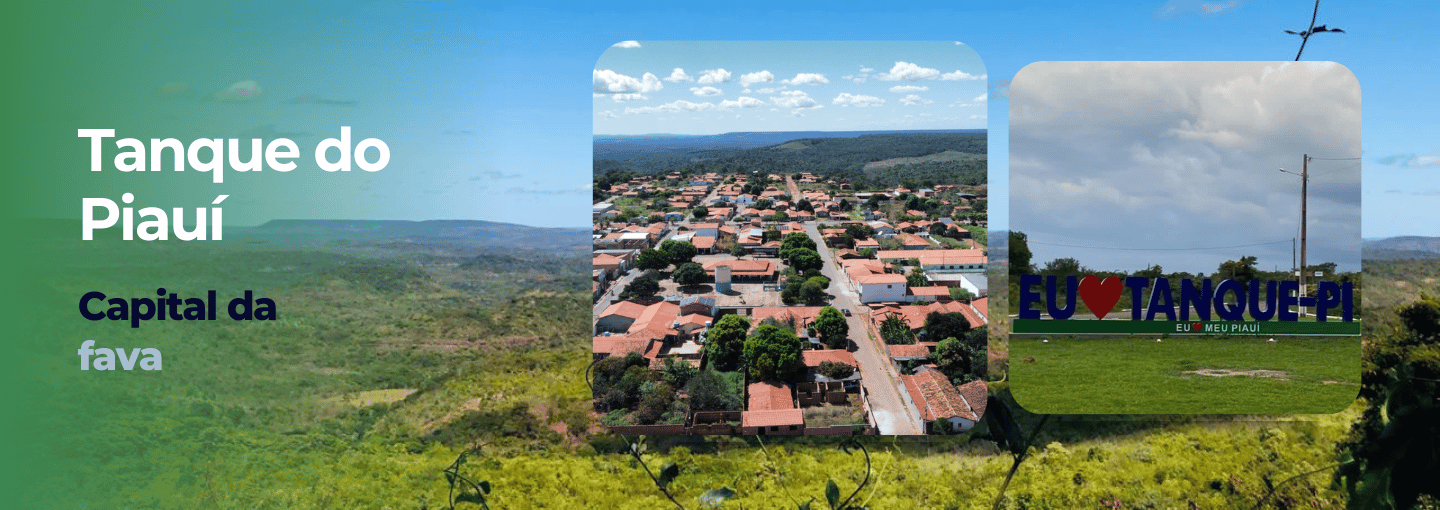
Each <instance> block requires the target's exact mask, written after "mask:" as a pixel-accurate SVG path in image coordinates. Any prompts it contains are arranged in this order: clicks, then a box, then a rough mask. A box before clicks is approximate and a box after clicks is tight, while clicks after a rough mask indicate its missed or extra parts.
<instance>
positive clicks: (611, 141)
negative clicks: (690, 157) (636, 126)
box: [592, 129, 985, 159]
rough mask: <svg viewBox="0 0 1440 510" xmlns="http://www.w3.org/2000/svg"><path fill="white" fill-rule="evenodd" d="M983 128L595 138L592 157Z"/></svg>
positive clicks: (961, 131)
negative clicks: (809, 139)
mask: <svg viewBox="0 0 1440 510" xmlns="http://www.w3.org/2000/svg"><path fill="white" fill-rule="evenodd" d="M984 132H985V130H983V129H930V130H913V131H743V132H735V133H722V134H718V135H673V134H646V135H594V137H593V147H594V154H593V156H592V157H593V158H596V159H602V158H603V159H623V158H627V157H632V156H640V155H654V154H687V153H690V152H695V151H702V150H712V149H754V148H758V147H766V146H770V145H777V144H782V143H785V142H788V141H791V140H797V139H801V138H855V137H859V136H865V135H902V134H915V133H984Z"/></svg>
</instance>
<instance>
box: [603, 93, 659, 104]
mask: <svg viewBox="0 0 1440 510" xmlns="http://www.w3.org/2000/svg"><path fill="white" fill-rule="evenodd" d="M610 98H611V99H614V100H615V102H617V103H624V102H627V101H643V100H646V99H650V97H649V96H646V95H645V94H615V95H612V96H610Z"/></svg>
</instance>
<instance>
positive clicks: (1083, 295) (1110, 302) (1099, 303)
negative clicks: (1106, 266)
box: [1080, 275, 1125, 319]
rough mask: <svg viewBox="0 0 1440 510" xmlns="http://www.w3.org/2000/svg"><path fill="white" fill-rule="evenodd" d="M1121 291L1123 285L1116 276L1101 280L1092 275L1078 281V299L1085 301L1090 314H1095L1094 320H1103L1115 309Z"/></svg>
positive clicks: (1123, 288) (1123, 287)
mask: <svg viewBox="0 0 1440 510" xmlns="http://www.w3.org/2000/svg"><path fill="white" fill-rule="evenodd" d="M1123 290H1125V284H1124V283H1122V282H1121V281H1120V277H1118V276H1111V277H1109V278H1106V279H1104V280H1101V279H1099V278H1096V277H1094V276H1093V275H1092V276H1086V277H1084V278H1081V279H1080V299H1083V300H1085V306H1088V307H1090V312H1091V313H1093V314H1095V318H1096V319H1104V318H1105V314H1108V313H1110V310H1112V309H1114V308H1115V303H1117V302H1119V301H1120V292H1121V291H1123Z"/></svg>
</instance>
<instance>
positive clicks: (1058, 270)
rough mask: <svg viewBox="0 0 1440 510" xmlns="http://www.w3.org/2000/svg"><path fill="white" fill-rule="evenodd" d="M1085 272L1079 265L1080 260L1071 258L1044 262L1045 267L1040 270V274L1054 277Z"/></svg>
mask: <svg viewBox="0 0 1440 510" xmlns="http://www.w3.org/2000/svg"><path fill="white" fill-rule="evenodd" d="M1085 272H1087V271H1086V270H1085V268H1084V267H1082V266H1081V265H1080V260H1079V259H1075V258H1071V257H1065V258H1059V259H1055V260H1052V261H1049V262H1046V263H1045V267H1044V268H1042V269H1041V270H1040V273H1041V274H1047V275H1051V274H1053V275H1055V276H1070V275H1079V274H1082V273H1085Z"/></svg>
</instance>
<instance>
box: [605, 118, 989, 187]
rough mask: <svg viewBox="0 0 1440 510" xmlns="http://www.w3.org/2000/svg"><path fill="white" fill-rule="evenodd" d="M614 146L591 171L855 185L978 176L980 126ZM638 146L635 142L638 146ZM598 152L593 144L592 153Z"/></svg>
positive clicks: (982, 159) (960, 180) (982, 143)
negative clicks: (774, 177) (813, 177)
mask: <svg viewBox="0 0 1440 510" xmlns="http://www.w3.org/2000/svg"><path fill="white" fill-rule="evenodd" d="M650 143H651V144H652V145H647V147H655V149H654V150H639V151H618V150H615V149H613V148H610V149H607V151H605V154H624V155H625V156H623V157H618V158H601V157H597V158H596V159H595V160H594V171H595V175H596V176H600V175H603V174H606V173H610V172H625V173H633V174H654V173H660V172H672V171H679V172H682V173H686V172H690V173H694V174H704V173H709V172H715V173H720V174H725V173H734V172H737V171H753V170H763V171H767V172H771V173H781V174H791V173H797V172H811V173H815V174H819V175H825V176H828V177H832V178H838V179H844V180H847V181H849V182H850V183H851V184H852V185H854V187H855V188H856V189H866V188H869V187H889V186H897V185H900V184H901V183H902V181H904V182H908V183H912V184H914V185H917V186H934V185H936V184H968V185H978V184H984V183H985V176H986V133H985V132H984V131H981V130H967V131H947V132H904V133H894V134H869V135H861V136H855V137H826V138H818V137H812V138H796V139H791V140H789V141H786V142H785V143H780V144H775V145H767V146H764V147H757V148H749V149H707V150H694V151H689V152H685V153H682V154H676V153H674V152H671V151H667V150H662V148H663V145H661V144H656V143H654V141H653V140H652V141H650ZM637 148H638V147H637ZM599 154H601V152H599V150H598V149H597V155H599Z"/></svg>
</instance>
